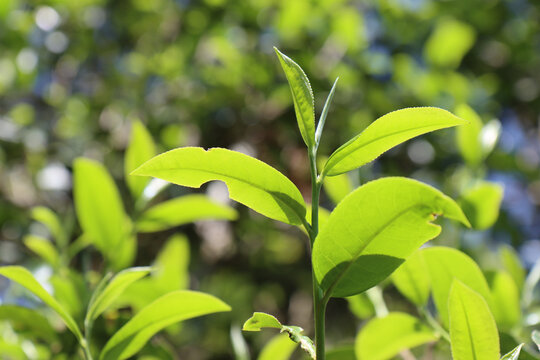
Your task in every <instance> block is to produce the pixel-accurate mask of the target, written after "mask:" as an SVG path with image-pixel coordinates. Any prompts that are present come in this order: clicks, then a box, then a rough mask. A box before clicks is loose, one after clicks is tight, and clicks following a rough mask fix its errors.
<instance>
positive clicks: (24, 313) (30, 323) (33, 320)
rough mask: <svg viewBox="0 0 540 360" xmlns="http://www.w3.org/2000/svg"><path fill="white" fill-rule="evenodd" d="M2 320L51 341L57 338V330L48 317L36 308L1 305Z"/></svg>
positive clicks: (18, 329) (0, 314) (17, 328)
mask: <svg viewBox="0 0 540 360" xmlns="http://www.w3.org/2000/svg"><path fill="white" fill-rule="evenodd" d="M0 320H2V321H9V322H10V323H11V326H13V328H14V329H15V330H16V331H17V332H19V331H24V332H29V333H32V334H33V335H34V336H36V337H38V338H40V339H43V340H46V341H47V342H49V343H50V342H53V341H54V339H55V338H56V331H55V330H54V329H53V327H52V326H51V325H50V324H49V321H48V320H47V318H45V317H44V316H43V315H41V314H40V313H39V312H37V311H36V310H34V309H29V308H26V307H22V306H17V305H7V304H3V305H1V306H0Z"/></svg>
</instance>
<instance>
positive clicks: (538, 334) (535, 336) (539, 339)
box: [531, 330, 540, 351]
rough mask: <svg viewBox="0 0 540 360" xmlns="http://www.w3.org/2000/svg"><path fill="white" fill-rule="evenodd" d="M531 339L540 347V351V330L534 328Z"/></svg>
mask: <svg viewBox="0 0 540 360" xmlns="http://www.w3.org/2000/svg"><path fill="white" fill-rule="evenodd" d="M531 339H532V341H534V343H535V344H536V346H537V347H538V351H540V331H538V330H533V332H532V334H531Z"/></svg>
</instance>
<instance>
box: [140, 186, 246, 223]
mask: <svg viewBox="0 0 540 360" xmlns="http://www.w3.org/2000/svg"><path fill="white" fill-rule="evenodd" d="M236 216H237V214H236V211H235V210H234V209H233V208H231V207H229V206H226V205H221V204H218V203H216V202H214V201H212V200H210V199H209V198H208V197H206V196H204V195H186V196H182V197H178V198H175V199H172V200H168V201H165V202H162V203H160V204H157V205H155V206H153V207H151V208H149V209H148V210H146V211H145V212H143V213H142V215H141V216H140V217H139V218H138V219H137V221H136V223H135V227H136V229H137V231H140V232H154V231H161V230H166V229H169V228H172V227H175V226H180V225H183V224H188V223H191V222H194V221H198V220H206V219H219V220H221V219H223V220H235V219H236Z"/></svg>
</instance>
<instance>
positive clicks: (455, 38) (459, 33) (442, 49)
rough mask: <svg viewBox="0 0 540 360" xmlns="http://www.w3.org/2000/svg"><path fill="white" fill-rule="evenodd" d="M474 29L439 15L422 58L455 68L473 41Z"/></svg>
mask: <svg viewBox="0 0 540 360" xmlns="http://www.w3.org/2000/svg"><path fill="white" fill-rule="evenodd" d="M475 37H476V34H475V30H474V28H473V27H472V26H470V25H467V24H466V23H463V22H460V21H457V20H454V19H452V18H448V17H441V20H439V21H438V22H437V26H436V27H435V29H434V31H433V33H432V34H431V35H430V36H429V38H428V40H427V41H426V44H425V47H424V58H425V59H427V60H428V61H429V62H430V63H431V64H434V65H437V66H441V67H448V68H456V67H458V66H459V64H460V63H461V60H462V59H463V56H465V54H466V53H467V52H468V51H469V50H470V49H471V47H472V46H473V45H474V42H475Z"/></svg>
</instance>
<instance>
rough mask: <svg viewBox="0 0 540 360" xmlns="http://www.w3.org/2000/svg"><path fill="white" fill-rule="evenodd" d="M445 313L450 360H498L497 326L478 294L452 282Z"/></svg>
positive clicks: (456, 282)
mask: <svg viewBox="0 0 540 360" xmlns="http://www.w3.org/2000/svg"><path fill="white" fill-rule="evenodd" d="M456 266H458V265H456ZM448 309H449V314H450V340H451V346H452V358H453V359H454V360H497V359H499V333H498V332H497V325H495V320H494V319H493V316H492V315H491V312H490V311H489V306H488V304H487V303H486V301H485V300H484V299H483V297H482V296H481V295H480V294H478V293H477V292H475V291H474V290H472V289H470V288H469V287H467V286H466V285H464V284H463V283H462V282H461V281H459V280H453V282H452V287H451V290H450V297H449V299H448Z"/></svg>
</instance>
